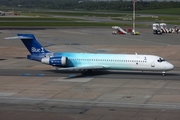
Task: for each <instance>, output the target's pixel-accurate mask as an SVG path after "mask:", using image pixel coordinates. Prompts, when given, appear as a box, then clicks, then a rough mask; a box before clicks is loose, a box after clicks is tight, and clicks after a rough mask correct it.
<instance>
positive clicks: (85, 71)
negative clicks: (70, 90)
mask: <svg viewBox="0 0 180 120" xmlns="http://www.w3.org/2000/svg"><path fill="white" fill-rule="evenodd" d="M91 73H92V70H82V71H81V74H82V75H87V74H91Z"/></svg>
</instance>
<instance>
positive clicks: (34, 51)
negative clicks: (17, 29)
mask: <svg viewBox="0 0 180 120" xmlns="http://www.w3.org/2000/svg"><path fill="white" fill-rule="evenodd" d="M17 35H18V36H16V37H8V38H6V39H21V41H22V42H23V43H24V45H25V46H26V48H27V50H28V51H29V52H30V53H31V55H28V56H27V58H28V59H31V60H36V61H41V59H42V58H43V57H44V56H45V54H46V53H49V51H48V50H46V49H45V48H44V47H43V46H42V45H41V44H40V43H39V42H38V41H37V39H36V38H35V36H34V34H17Z"/></svg>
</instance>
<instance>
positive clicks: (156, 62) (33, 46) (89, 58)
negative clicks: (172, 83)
mask: <svg viewBox="0 0 180 120" xmlns="http://www.w3.org/2000/svg"><path fill="white" fill-rule="evenodd" d="M5 39H21V41H22V42H23V43H24V45H25V46H26V48H27V49H28V51H29V52H30V55H27V58H28V59H30V60H35V61H39V62H41V63H44V64H48V65H51V66H54V67H56V70H79V71H81V73H82V75H86V74H88V73H90V72H92V71H93V70H96V69H99V70H134V71H160V72H162V74H163V75H165V73H166V71H170V70H172V69H173V68H174V66H173V65H172V64H171V63H169V62H167V61H165V60H164V59H163V58H162V57H159V56H155V55H138V54H98V53H73V52H50V51H48V50H46V48H44V47H43V46H42V45H41V44H40V43H39V42H38V41H37V39H36V38H35V36H34V34H18V36H16V37H8V38H5Z"/></svg>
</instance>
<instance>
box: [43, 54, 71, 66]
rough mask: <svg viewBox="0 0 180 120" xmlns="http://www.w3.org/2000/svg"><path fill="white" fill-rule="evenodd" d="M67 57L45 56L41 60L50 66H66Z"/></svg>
mask: <svg viewBox="0 0 180 120" xmlns="http://www.w3.org/2000/svg"><path fill="white" fill-rule="evenodd" d="M67 61H68V58H67V57H64V56H62V57H45V58H43V59H42V60H41V62H42V63H45V64H49V65H52V66H66V65H67Z"/></svg>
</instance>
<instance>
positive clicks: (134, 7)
mask: <svg viewBox="0 0 180 120" xmlns="http://www.w3.org/2000/svg"><path fill="white" fill-rule="evenodd" d="M132 1H133V30H132V32H133V34H135V33H136V30H135V18H136V15H135V14H136V0H132Z"/></svg>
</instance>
